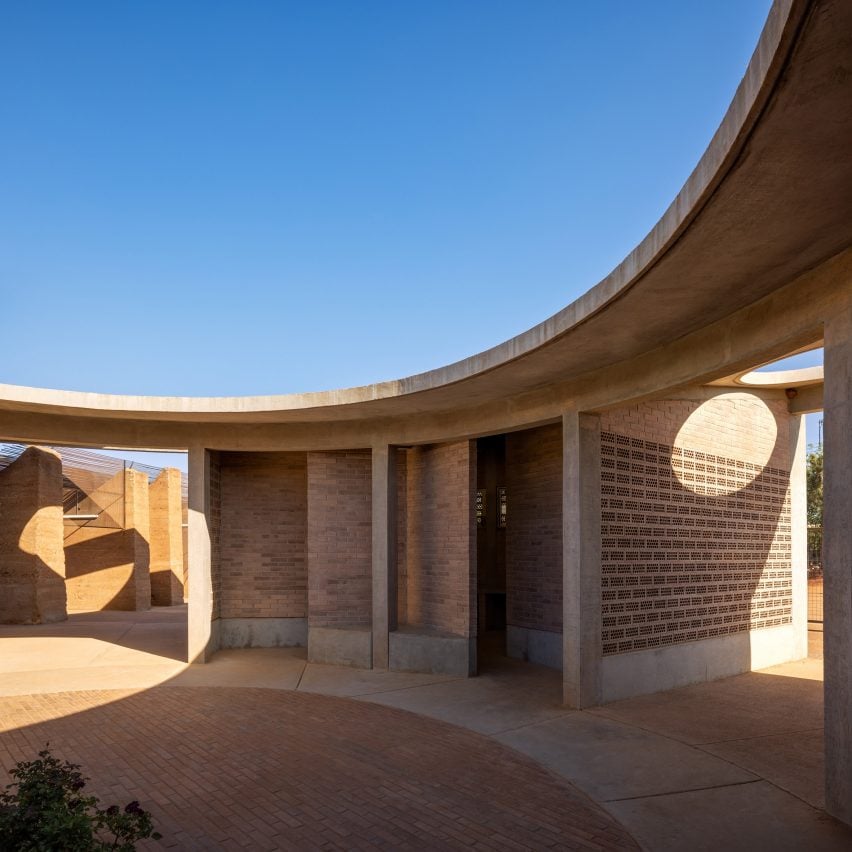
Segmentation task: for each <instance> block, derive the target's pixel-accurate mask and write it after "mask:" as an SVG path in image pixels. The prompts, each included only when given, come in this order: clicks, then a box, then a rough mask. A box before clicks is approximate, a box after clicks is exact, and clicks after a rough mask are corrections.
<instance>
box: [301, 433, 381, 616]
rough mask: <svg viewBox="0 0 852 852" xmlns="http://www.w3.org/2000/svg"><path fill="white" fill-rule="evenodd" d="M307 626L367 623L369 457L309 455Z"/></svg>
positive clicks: (363, 452) (370, 596)
mask: <svg viewBox="0 0 852 852" xmlns="http://www.w3.org/2000/svg"><path fill="white" fill-rule="evenodd" d="M307 464H308V620H309V623H310V624H311V625H312V626H314V627H362V626H369V625H370V624H371V623H372V600H373V589H372V560H373V551H372V541H373V530H372V476H373V472H372V457H371V453H370V451H369V450H349V451H340V452H328V453H308V460H307Z"/></svg>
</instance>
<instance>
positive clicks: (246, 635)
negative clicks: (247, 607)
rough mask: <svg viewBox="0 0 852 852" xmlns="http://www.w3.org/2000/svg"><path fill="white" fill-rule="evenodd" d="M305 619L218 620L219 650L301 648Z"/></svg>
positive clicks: (305, 631)
mask: <svg viewBox="0 0 852 852" xmlns="http://www.w3.org/2000/svg"><path fill="white" fill-rule="evenodd" d="M307 644H308V620H307V619H306V618H220V619H219V647H220V648H295V647H298V648H304V647H306V646H307Z"/></svg>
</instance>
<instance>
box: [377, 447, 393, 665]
mask: <svg viewBox="0 0 852 852" xmlns="http://www.w3.org/2000/svg"><path fill="white" fill-rule="evenodd" d="M396 452H397V451H396V449H395V448H394V447H389V446H388V445H387V444H380V445H378V446H374V447H373V668H374V669H386V668H388V662H389V656H390V649H389V641H390V640H389V633H390V631H391V630H396V628H397V591H396V585H397V578H396V488H397V485H396Z"/></svg>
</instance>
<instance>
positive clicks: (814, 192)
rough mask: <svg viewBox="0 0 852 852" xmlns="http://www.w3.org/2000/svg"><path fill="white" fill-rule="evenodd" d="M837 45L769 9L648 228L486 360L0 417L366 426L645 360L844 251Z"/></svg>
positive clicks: (849, 114) (848, 119)
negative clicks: (688, 163)
mask: <svg viewBox="0 0 852 852" xmlns="http://www.w3.org/2000/svg"><path fill="white" fill-rule="evenodd" d="M697 37H700V34H699V35H698V36H697ZM850 44H852V3H849V2H848V0H775V2H774V3H773V6H772V9H771V10H770V13H769V16H768V18H767V21H766V24H765V26H764V29H763V32H762V34H761V36H760V40H759V42H758V45H757V47H756V49H755V52H754V54H753V56H752V59H751V61H750V63H749V65H748V68H747V69H746V72H745V75H744V77H743V79H742V82H741V83H740V86H739V87H738V89H737V92H736V94H735V96H734V99H733V101H732V103H731V105H730V107H729V108H728V111H727V113H726V115H725V117H724V119H723V121H722V123H721V125H720V126H719V129H718V130H717V131H716V134H715V135H714V137H713V139H712V140H711V142H710V144H709V146H708V148H707V150H706V151H705V153H704V155H703V156H702V158H701V160H700V161H699V163H698V165H697V166H696V168H695V170H694V171H693V172H692V174H691V175H690V177H689V178H688V179H687V181H686V183H685V184H684V186H683V188H682V189H681V191H680V192H679V194H678V195H677V197H676V198H675V199H674V201H673V202H672V203H671V205H670V206H669V208H668V210H666V212H665V213H664V215H663V216H662V218H661V219H660V220H659V222H658V223H657V224H656V225H655V226H654V228H653V229H652V230H651V231H650V233H649V234H648V235H647V236H646V237H645V239H644V240H642V242H641V243H640V244H639V245H638V246H637V247H636V248H635V249H634V250H633V251H632V252H631V253H630V254H629V255H628V256H627V257H626V258H625V260H624V261H623V262H622V263H621V264H620V265H619V266H618V267H617V268H616V269H615V270H613V272H612V273H611V274H610V275H608V276H607V277H606V278H605V279H603V280H602V281H601V282H600V283H599V284H597V285H596V286H594V287H592V289H590V290H589V291H587V292H586V293H585V294H584V295H583V296H581V297H580V298H579V299H577V300H576V301H575V302H573V303H572V304H570V305H568V306H567V307H566V308H564V309H563V310H561V311H560V312H559V313H557V314H555V315H554V316H552V317H550V318H549V319H547V320H545V321H544V322H542V323H540V324H539V325H537V326H535V327H534V328H531V329H529V330H528V331H526V332H524V333H523V334H520V335H518V336H517V337H514V338H512V339H510V340H507V341H505V342H504V343H502V344H500V345H498V346H495V347H494V348H492V349H489V350H486V351H485V352H481V353H479V354H477V355H474V356H471V357H470V358H467V359H465V360H463V361H459V362H456V363H454V364H449V365H447V366H445V367H440V368H438V369H435V370H432V371H430V372H427V373H421V374H419V375H415V376H410V377H408V378H403V379H398V380H395V381H389V382H382V383H379V384H374V385H367V386H363V387H356V388H348V389H344V390H333V391H322V392H317V393H305V394H291V395H280V396H246V397H146V396H119V395H109V394H98V393H84V392H74V391H58V390H47V389H41V388H27V387H20V386H15V385H0V410H6V411H17V412H29V413H33V414H49V415H53V416H56V415H59V416H61V417H63V418H68V417H73V418H86V419H88V420H89V421H91V420H92V419H96V420H112V421H118V420H124V421H127V420H130V421H137V422H139V423H140V426H142V425H143V424H144V423H150V422H151V421H159V422H168V421H183V422H188V421H189V422H199V423H203V422H232V423H246V424H248V423H252V422H267V423H295V422H298V421H339V420H359V419H364V420H367V419H370V418H377V417H396V416H411V415H416V414H422V413H424V412H441V411H452V410H457V409H464V408H471V407H473V406H476V405H482V404H488V403H491V402H494V401H495V400H506V399H508V398H511V397H515V396H518V395H521V394H524V393H528V392H531V391H537V390H541V389H543V388H547V387H548V386H550V385H553V384H555V383H557V382H558V383H562V384H563V385H564V383H566V382H568V383H570V382H571V381H572V380H575V379H579V378H580V377H582V376H584V375H587V374H589V373H591V372H592V371H595V370H599V369H601V368H603V367H607V366H611V365H617V364H619V363H622V362H628V361H630V360H631V359H635V358H637V357H639V356H641V355H643V354H645V353H649V352H652V351H653V350H655V349H658V348H659V347H660V346H662V345H664V344H666V343H668V342H670V341H673V340H677V339H679V338H682V337H684V336H686V335H688V334H690V333H692V332H695V331H697V330H700V329H702V328H705V327H707V326H709V325H710V324H712V323H714V322H716V321H718V320H721V319H724V318H725V317H728V316H730V315H731V314H733V313H734V312H735V311H737V310H739V309H741V308H743V307H745V306H747V305H751V304H753V303H754V302H756V301H758V300H759V299H762V298H763V297H765V296H767V295H769V294H772V293H773V292H775V291H776V290H778V289H780V288H782V287H784V286H785V285H786V284H789V283H790V282H791V281H793V280H794V279H796V278H797V277H798V276H800V275H802V274H803V273H805V272H807V271H808V270H811V269H813V268H815V267H817V266H819V265H820V264H821V263H823V262H824V261H826V260H828V259H829V258H832V257H833V256H835V255H837V254H839V253H841V252H843V251H844V250H845V249H847V248H848V247H849V246H850V244H852V225H850V223H852V157H850V155H849V140H850V139H852V48H851V47H850ZM653 96H654V94H653V92H649V93H648V97H649V98H650V97H653ZM803 342H810V341H803ZM777 354H779V355H780V354H784V353H777ZM201 356H202V358H203V353H201ZM200 361H201V359H200ZM743 366H745V365H743Z"/></svg>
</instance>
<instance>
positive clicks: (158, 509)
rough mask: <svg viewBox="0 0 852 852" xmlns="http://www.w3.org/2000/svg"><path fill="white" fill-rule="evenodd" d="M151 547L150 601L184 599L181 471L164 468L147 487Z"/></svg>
mask: <svg viewBox="0 0 852 852" xmlns="http://www.w3.org/2000/svg"><path fill="white" fill-rule="evenodd" d="M148 507H149V510H150V517H151V522H150V540H149V543H150V547H151V603H152V604H153V605H154V606H171V605H172V604H179V603H182V602H183V529H182V527H181V524H182V523H183V520H182V517H183V513H182V506H181V482H180V471H179V470H178V469H177V468H174V467H168V468H165V469H164V470H163V471H161V472H160V474H159V476H158V477H157V478H156V479H155V480H154V481H153V482H152V483H151V485H150V487H149V490H148Z"/></svg>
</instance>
